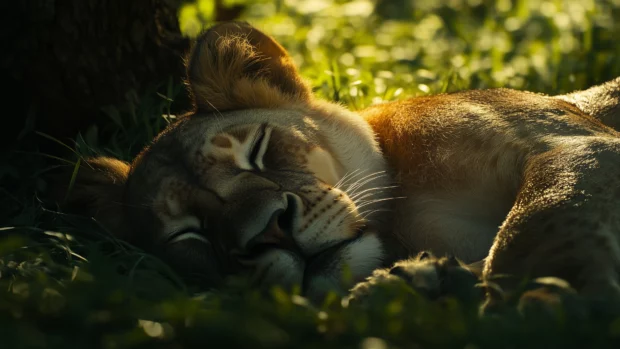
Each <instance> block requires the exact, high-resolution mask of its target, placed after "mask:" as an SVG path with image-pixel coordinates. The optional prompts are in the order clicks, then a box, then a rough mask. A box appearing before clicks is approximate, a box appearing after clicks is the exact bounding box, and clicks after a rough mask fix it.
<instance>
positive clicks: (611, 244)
mask: <svg viewBox="0 0 620 349" xmlns="http://www.w3.org/2000/svg"><path fill="white" fill-rule="evenodd" d="M618 173H620V141H618V140H615V139H613V138H609V139H603V140H602V139H600V138H599V139H596V140H593V141H588V142H583V143H582V144H580V145H573V146H570V147H562V148H557V149H555V150H552V151H549V152H547V153H543V154H540V155H537V156H535V157H533V158H532V159H531V160H530V161H529V163H528V165H527V167H526V171H525V176H524V182H523V185H522V188H521V190H520V192H519V195H518V196H517V201H516V203H515V205H514V207H513V209H512V210H511V212H510V213H509V215H508V217H507V219H506V221H505V222H504V224H503V225H502V227H501V228H500V232H499V234H498V236H497V237H496V240H495V242H494V244H493V247H492V248H491V251H490V254H489V257H488V258H487V264H486V265H485V270H484V277H485V278H487V279H488V278H492V277H493V276H495V275H499V274H507V275H513V276H515V277H517V278H534V277H544V276H556V277H561V278H563V279H566V280H567V281H569V282H570V284H571V285H572V286H573V287H575V288H576V289H577V290H578V291H580V292H582V293H584V294H589V295H593V296H597V297H613V298H615V299H618V300H620V284H619V280H618V270H619V268H620V244H619V237H620V185H618V180H619V179H618ZM613 183H616V185H613Z"/></svg>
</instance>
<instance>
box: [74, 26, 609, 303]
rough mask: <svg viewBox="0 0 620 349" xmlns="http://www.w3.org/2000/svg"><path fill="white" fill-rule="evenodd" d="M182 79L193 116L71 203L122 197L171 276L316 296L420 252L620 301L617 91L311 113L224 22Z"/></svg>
mask: <svg viewBox="0 0 620 349" xmlns="http://www.w3.org/2000/svg"><path fill="white" fill-rule="evenodd" d="M188 80H189V86H190V89H191V91H192V93H193V95H194V97H195V99H196V104H197V106H198V110H197V111H196V112H195V113H193V114H191V115H188V116H187V117H185V118H182V119H181V120H180V121H178V122H177V123H176V124H174V125H172V126H170V127H169V129H168V130H166V131H165V132H164V133H162V134H161V135H160V136H158V137H157V138H156V140H155V141H154V142H153V145H152V146H151V147H150V148H148V149H146V150H145V151H143V153H142V154H140V155H139V156H138V157H137V158H136V159H135V160H134V162H133V163H132V165H131V172H130V173H129V175H128V177H127V176H126V175H123V174H126V172H125V170H122V169H123V168H124V167H123V166H119V165H118V164H115V165H114V164H111V163H108V165H109V167H110V168H111V169H114V168H116V169H119V168H120V169H121V170H119V171H116V170H110V173H117V174H118V175H113V176H112V177H109V176H108V177H106V178H116V179H117V180H119V181H125V184H124V188H123V189H122V190H121V189H120V188H119V187H118V182H116V183H117V184H116V185H114V184H113V183H115V182H114V181H107V182H106V183H107V185H110V187H112V188H115V189H114V190H111V191H106V190H99V189H96V190H95V189H93V190H90V189H88V190H86V191H84V192H83V194H84V195H91V196H92V197H93V198H92V200H94V201H93V204H95V205H101V207H106V205H108V203H109V200H111V197H110V195H113V197H115V198H119V196H118V193H119V191H122V192H123V196H122V199H123V202H124V203H125V204H126V205H125V206H122V207H123V208H124V209H121V211H120V212H118V211H117V212H118V215H117V216H118V219H119V220H120V221H123V222H125V224H126V226H125V227H123V228H118V229H120V231H132V232H134V239H135V241H136V243H138V244H141V245H143V246H145V248H147V249H150V250H152V251H154V252H155V253H159V254H161V255H162V256H163V257H164V258H165V259H166V260H168V261H170V262H171V263H172V264H174V265H178V264H180V265H183V266H185V267H188V268H190V267H191V268H190V269H192V270H194V269H196V268H197V269H198V270H199V271H200V273H199V274H200V275H202V276H203V277H206V276H205V275H210V274H209V273H214V271H213V269H214V268H215V269H218V273H220V274H221V275H228V274H231V273H249V274H250V275H251V276H252V277H253V278H254V279H255V281H256V282H257V283H258V284H271V283H273V282H278V283H284V284H292V283H301V284H302V287H303V289H304V291H305V292H306V293H307V294H308V295H311V296H312V295H317V294H320V293H322V292H323V291H324V290H325V288H326V287H327V288H330V287H345V288H346V287H349V286H350V285H351V284H352V283H353V282H356V281H359V280H361V279H363V278H364V277H365V276H367V275H369V274H370V273H371V272H372V270H373V269H375V268H378V267H381V266H386V265H387V264H389V263H391V262H394V261H395V260H396V259H397V258H402V257H404V256H406V255H411V254H415V253H417V252H418V251H421V250H431V251H433V252H434V253H436V254H437V255H440V256H441V255H444V254H454V255H456V256H457V257H458V258H460V259H462V260H463V261H465V262H467V263H473V264H472V265H473V266H475V268H473V269H476V270H477V271H478V272H477V273H479V271H480V269H483V271H482V274H483V277H484V278H492V277H493V276H495V275H498V274H509V275H513V276H514V277H515V278H517V279H520V278H522V277H546V276H558V277H562V278H565V279H566V280H567V281H569V282H570V283H571V285H572V286H573V287H575V289H577V290H578V291H580V292H583V293H592V294H594V293H597V292H604V293H605V294H607V295H612V296H616V297H620V286H619V283H618V281H619V279H618V272H619V268H620V244H619V242H620V240H619V238H620V189H617V188H620V177H618V174H619V173H620V137H619V136H620V134H619V133H618V132H617V131H615V130H614V129H613V127H617V125H618V122H619V120H620V113H618V110H620V109H619V107H618V105H620V98H617V97H618V94H619V92H618V91H620V79H616V80H614V81H612V82H609V83H607V84H605V85H601V86H602V87H595V88H593V89H590V90H586V91H582V92H580V93H575V94H571V95H566V96H557V97H549V96H545V95H540V94H534V93H528V92H520V91H514V90H508V89H495V90H484V91H465V92H460V93H454V94H443V95H437V96H429V97H419V98H413V99H410V100H406V101H398V102H392V103H386V104H381V105H377V106H374V107H371V108H368V109H366V110H363V111H361V112H360V115H358V114H354V113H351V112H350V111H347V110H345V109H344V108H342V107H341V106H338V105H335V104H332V103H328V102H324V101H318V100H315V99H314V98H312V97H311V95H310V90H309V89H308V87H307V86H306V84H305V83H304V82H303V80H302V78H301V77H300V76H299V75H298V74H297V71H296V69H295V67H294V66H293V64H292V61H291V59H290V57H289V56H288V54H287V53H286V52H285V51H284V49H283V48H282V47H281V46H280V45H279V44H277V43H276V42H275V41H273V39H271V38H269V37H268V36H267V35H265V34H263V33H261V32H260V31H258V30H256V29H254V28H252V27H251V26H249V25H248V24H245V23H224V24H220V25H217V26H215V27H213V28H211V29H210V30H208V31H207V32H206V33H205V34H203V35H202V36H201V37H200V38H199V39H198V43H197V44H196V46H195V49H194V50H193V52H192V54H191V55H190V58H189V60H188ZM599 98H600V103H601V104H600V105H599V104H597V103H598V102H599ZM105 161H107V160H105ZM105 161H103V163H105ZM86 177H89V176H85V177H81V178H80V180H81V179H85V178H86ZM79 185H80V186H81V187H83V188H86V187H88V186H89V184H88V183H87V182H84V183H80V184H79ZM97 185H98V184H97ZM97 185H96V186H97ZM103 211H106V210H105V209H104V210H103ZM103 211H97V210H95V211H93V212H103ZM106 212H107V211H106ZM93 214H94V215H95V216H96V214H95V213H93ZM96 217H99V216H96ZM101 217H103V216H101ZM106 217H109V215H106ZM111 224H112V226H116V227H118V223H111ZM188 229H189V230H190V231H191V232H189V233H184V232H185V231H187V230H188ZM179 232H180V233H181V234H185V235H183V238H182V239H181V238H179V239H177V235H175V234H177V233H179ZM197 235H199V237H200V238H199V239H194V238H196V236H197ZM171 239H172V240H171ZM191 239H194V240H191ZM176 241H185V242H183V243H184V244H185V243H187V245H179V244H178V243H177V242H176ZM192 241H195V242H192ZM205 241H208V242H205ZM190 243H191V244H190ZM179 246H183V248H179ZM196 248H197V249H198V250H194V249H196ZM186 249H192V251H193V252H192V253H191V254H190V255H192V256H195V255H199V256H212V259H209V258H206V259H200V260H198V261H197V260H194V259H191V258H190V257H188V256H186V255H184V254H183V253H181V252H180V251H184V250H186ZM171 251H173V252H171ZM401 251H404V253H403V254H401ZM209 260H211V262H208V261H209ZM214 261H217V262H214ZM446 261H450V260H449V259H448V260H446ZM425 263H426V262H425ZM482 264H484V268H482V267H481V266H482ZM215 265H217V268H216V267H215ZM429 265H430V264H429ZM473 269H472V270H473ZM205 270H208V272H207V271H205ZM345 270H348V271H349V272H350V274H351V276H352V277H351V278H349V279H346V278H344V279H343V278H342V273H343V272H344V271H345ZM428 270H431V269H428ZM420 272H424V270H421V271H420ZM427 274H428V273H427ZM431 274H432V273H431ZM420 275H422V274H420ZM429 275H430V274H429ZM215 279H217V280H219V278H215ZM345 279H346V280H345Z"/></svg>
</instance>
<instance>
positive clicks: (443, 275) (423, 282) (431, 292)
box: [348, 252, 482, 302]
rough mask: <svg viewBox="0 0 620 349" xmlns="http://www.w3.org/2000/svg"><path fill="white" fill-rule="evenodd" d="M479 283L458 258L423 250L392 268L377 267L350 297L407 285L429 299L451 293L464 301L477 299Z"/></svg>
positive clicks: (354, 298)
mask: <svg viewBox="0 0 620 349" xmlns="http://www.w3.org/2000/svg"><path fill="white" fill-rule="evenodd" d="M477 283H478V277H477V275H476V274H475V273H474V272H473V271H472V270H470V269H469V268H467V266H466V265H465V264H463V263H462V262H460V261H459V260H458V259H456V258H454V257H441V258H437V257H435V256H433V255H432V254H431V253H429V252H421V253H419V254H418V255H417V256H416V257H414V258H409V259H406V260H403V261H399V262H396V263H395V264H394V266H392V267H391V268H388V269H380V270H376V271H375V272H374V273H373V275H372V276H371V277H369V278H368V279H367V280H366V281H364V282H361V283H359V284H357V285H356V286H355V287H354V288H353V289H352V290H351V294H350V296H349V297H348V299H349V300H359V299H363V298H365V297H367V296H369V295H371V294H373V293H374V292H376V291H378V290H380V289H385V288H398V287H402V286H403V285H405V286H407V287H410V288H411V289H413V290H414V291H415V292H417V293H418V294H420V295H422V296H424V297H425V298H428V299H437V298H441V297H444V296H451V297H455V298H457V299H459V300H462V301H468V302H469V301H473V300H477V301H478V300H480V299H481V297H482V291H481V289H479V288H478V287H476V284H477Z"/></svg>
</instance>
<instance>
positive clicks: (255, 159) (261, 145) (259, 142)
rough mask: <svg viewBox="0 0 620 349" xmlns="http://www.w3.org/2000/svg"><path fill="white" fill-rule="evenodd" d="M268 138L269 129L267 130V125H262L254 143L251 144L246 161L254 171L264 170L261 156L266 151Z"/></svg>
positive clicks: (269, 134)
mask: <svg viewBox="0 0 620 349" xmlns="http://www.w3.org/2000/svg"><path fill="white" fill-rule="evenodd" d="M270 136H271V129H270V128H267V124H262V125H261V126H260V127H259V129H258V132H257V133H256V136H255V137H254V142H252V147H251V148H250V149H251V150H250V155H249V156H248V161H249V162H250V164H251V165H252V167H253V168H254V169H255V170H263V169H264V168H265V166H264V164H263V156H264V155H265V152H266V151H267V145H268V144H269V138H270Z"/></svg>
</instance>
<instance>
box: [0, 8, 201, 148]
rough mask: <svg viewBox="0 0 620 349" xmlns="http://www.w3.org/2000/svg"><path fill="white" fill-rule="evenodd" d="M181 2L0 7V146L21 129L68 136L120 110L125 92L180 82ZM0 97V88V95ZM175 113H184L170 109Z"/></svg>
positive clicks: (182, 45) (184, 46) (183, 41)
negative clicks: (111, 109)
mask: <svg viewBox="0 0 620 349" xmlns="http://www.w3.org/2000/svg"><path fill="white" fill-rule="evenodd" d="M180 4H181V0H137V1H136V0H13V1H4V2H3V3H2V4H0V13H2V14H3V16H4V17H6V18H5V19H4V20H3V24H2V26H3V27H4V28H3V29H2V30H1V31H0V38H1V39H2V42H3V45H2V46H3V48H4V52H5V53H4V54H3V56H2V58H0V69H1V72H0V74H1V75H0V76H1V78H2V81H3V83H4V84H5V86H7V87H9V89H10V92H8V94H5V95H4V98H3V99H4V103H3V105H2V108H3V109H4V111H3V114H4V117H3V119H4V120H5V121H6V122H3V123H2V125H1V126H0V129H2V130H3V131H4V132H2V133H4V134H5V135H4V137H2V138H3V143H5V144H6V143H9V142H11V141H12V140H14V139H15V138H16V137H17V134H18V133H19V131H20V130H21V129H23V128H24V124H25V122H26V121H25V120H26V119H27V115H33V116H35V119H34V121H35V126H34V129H36V130H41V131H43V132H46V133H49V134H51V135H53V136H55V137H60V138H66V137H73V136H74V135H75V133H76V131H78V130H79V129H81V128H83V127H85V126H87V125H89V124H91V123H92V122H93V121H94V120H96V119H97V118H98V117H99V116H101V109H102V107H104V106H107V105H123V104H125V103H126V102H127V98H128V96H129V95H131V94H132V92H136V94H137V95H139V94H140V93H141V92H142V91H144V90H145V89H147V88H152V87H153V86H155V85H156V84H160V83H163V82H166V81H168V79H170V78H172V79H173V81H174V82H176V83H180V82H181V79H182V77H183V75H184V69H183V65H182V57H183V55H184V54H185V52H186V50H187V49H188V47H189V41H188V39H186V38H184V37H182V36H181V33H180V30H179V26H178V21H177V9H178V7H179V6H180ZM3 90H5V91H6V89H3ZM177 106H178V107H179V108H181V109H182V108H184V107H189V106H187V105H186V104H183V103H180V104H177Z"/></svg>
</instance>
